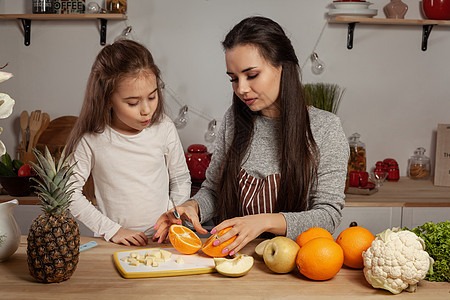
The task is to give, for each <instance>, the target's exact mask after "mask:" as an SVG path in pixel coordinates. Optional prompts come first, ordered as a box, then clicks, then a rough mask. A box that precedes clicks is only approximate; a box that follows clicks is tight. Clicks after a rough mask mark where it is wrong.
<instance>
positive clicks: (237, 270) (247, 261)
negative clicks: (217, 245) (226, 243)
mask: <svg viewBox="0 0 450 300" xmlns="http://www.w3.org/2000/svg"><path fill="white" fill-rule="evenodd" d="M214 264H215V265H216V270H217V272H219V273H220V274H222V275H225V276H229V277H240V276H244V275H245V274H247V273H248V272H249V271H250V269H251V268H252V266H253V257H252V256H248V255H245V254H241V255H239V256H237V257H235V258H232V259H228V258H225V257H216V258H214Z"/></svg>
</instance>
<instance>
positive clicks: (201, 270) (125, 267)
mask: <svg viewBox="0 0 450 300" xmlns="http://www.w3.org/2000/svg"><path fill="white" fill-rule="evenodd" d="M160 249H164V250H166V251H169V252H171V253H172V256H171V258H170V259H169V260H168V261H166V262H161V263H159V265H158V267H151V266H146V265H144V264H140V265H139V266H132V265H130V263H129V262H124V261H122V260H121V259H122V258H124V257H127V256H130V254H131V253H137V254H140V255H145V253H147V252H148V251H152V250H153V251H154V250H160ZM179 257H182V259H183V261H184V263H182V264H180V263H177V262H176V261H177V259H178V258H179ZM114 263H115V265H116V268H117V270H118V271H119V273H120V274H121V275H122V276H123V277H124V278H143V277H165V276H178V275H193V274H205V273H212V272H215V271H216V270H215V264H214V259H213V258H212V257H209V256H206V255H204V254H199V253H195V254H181V253H180V252H178V251H177V250H175V248H149V249H134V250H126V251H118V252H115V253H114Z"/></svg>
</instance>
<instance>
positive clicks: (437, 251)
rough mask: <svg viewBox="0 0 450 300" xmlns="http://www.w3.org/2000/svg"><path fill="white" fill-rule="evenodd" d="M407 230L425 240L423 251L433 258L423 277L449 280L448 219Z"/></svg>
mask: <svg viewBox="0 0 450 300" xmlns="http://www.w3.org/2000/svg"><path fill="white" fill-rule="evenodd" d="M404 229H408V228H404ZM408 230H411V231H412V232H414V233H415V234H417V235H418V236H419V237H421V238H422V239H423V240H424V241H425V251H427V252H428V254H429V255H430V256H431V257H432V258H433V259H434V264H433V267H432V268H431V269H430V271H429V272H428V274H427V276H426V277H425V279H426V280H429V281H447V282H450V221H445V222H441V223H437V224H434V223H433V222H427V223H425V224H423V225H422V226H418V227H416V228H413V229H408Z"/></svg>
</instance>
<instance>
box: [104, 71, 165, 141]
mask: <svg viewBox="0 0 450 300" xmlns="http://www.w3.org/2000/svg"><path fill="white" fill-rule="evenodd" d="M157 87H158V85H157V82H156V76H155V75H154V74H152V73H147V72H144V73H140V74H139V75H138V76H132V77H125V78H123V79H121V80H120V81H119V85H118V86H117V88H116V90H115V92H114V93H113V94H112V96H111V105H112V112H113V114H112V120H111V127H112V128H113V129H115V130H116V131H118V132H120V133H123V134H128V135H133V134H137V133H139V132H141V131H142V130H143V129H144V128H146V127H148V125H149V124H150V121H151V119H152V116H153V114H154V113H155V111H156V108H157V107H158V101H159V99H158V89H157Z"/></svg>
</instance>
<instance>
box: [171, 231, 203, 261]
mask: <svg viewBox="0 0 450 300" xmlns="http://www.w3.org/2000/svg"><path fill="white" fill-rule="evenodd" d="M169 240H170V243H171V244H172V246H173V247H174V248H175V249H177V250H178V251H179V252H181V253H183V254H194V253H195V252H197V251H198V250H200V248H201V247H202V241H201V240H200V238H199V237H198V236H197V235H196V234H195V233H194V232H193V231H192V230H190V229H189V228H187V227H185V226H183V225H178V224H173V225H171V226H170V229H169Z"/></svg>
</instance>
